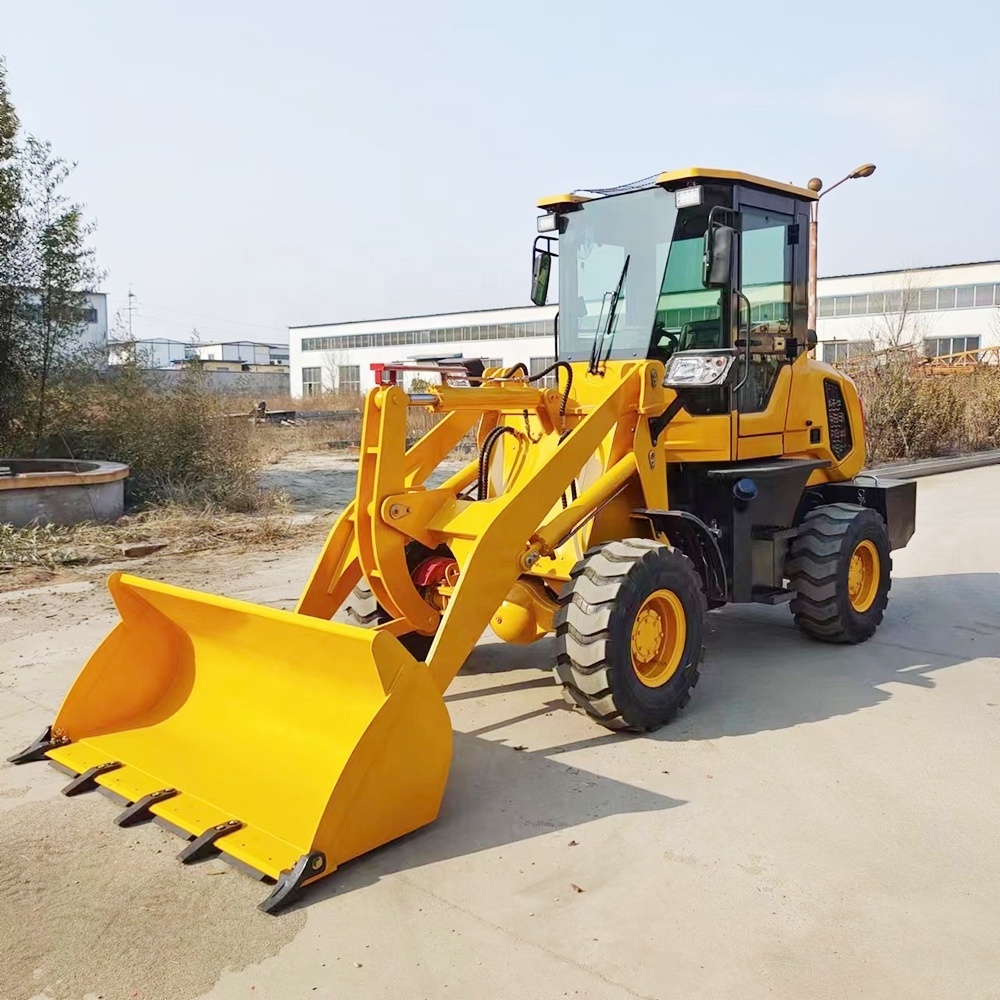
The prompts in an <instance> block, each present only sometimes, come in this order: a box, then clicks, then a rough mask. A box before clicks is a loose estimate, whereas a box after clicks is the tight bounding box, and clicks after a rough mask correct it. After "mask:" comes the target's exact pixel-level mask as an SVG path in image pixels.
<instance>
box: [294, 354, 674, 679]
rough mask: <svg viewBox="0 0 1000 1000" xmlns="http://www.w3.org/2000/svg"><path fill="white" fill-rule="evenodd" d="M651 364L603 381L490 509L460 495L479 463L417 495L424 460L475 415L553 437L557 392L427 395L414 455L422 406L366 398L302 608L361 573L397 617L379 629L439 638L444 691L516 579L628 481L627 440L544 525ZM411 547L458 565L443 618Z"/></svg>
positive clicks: (321, 611) (435, 663) (515, 389)
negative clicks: (414, 408)
mask: <svg viewBox="0 0 1000 1000" xmlns="http://www.w3.org/2000/svg"><path fill="white" fill-rule="evenodd" d="M648 364H649V363H643V364H636V365H633V366H632V367H631V371H630V373H629V374H628V375H626V376H625V377H624V378H622V379H621V380H620V381H619V380H608V381H607V383H606V392H605V393H604V394H603V398H601V399H600V400H599V401H598V402H597V403H596V404H595V405H594V406H593V407H592V408H589V409H588V410H587V411H584V410H582V409H579V408H578V409H575V410H574V411H573V412H572V413H569V414H567V423H568V425H569V426H568V428H567V429H568V431H569V433H568V434H566V435H565V436H563V437H562V439H561V441H560V442H559V444H558V447H556V448H554V449H553V450H552V451H551V453H550V454H549V456H548V458H547V460H546V461H545V462H544V464H542V465H540V466H538V467H537V468H535V469H534V470H533V472H532V474H530V475H527V474H525V475H522V476H519V477H517V478H515V479H514V480H513V482H511V483H510V484H508V487H507V488H506V489H505V490H504V491H503V492H502V493H501V494H500V495H498V496H494V497H491V498H489V499H486V500H468V499H463V498H462V497H460V496H459V494H460V493H461V491H462V490H463V489H465V488H466V487H467V486H468V485H469V484H470V483H471V481H472V474H473V470H474V467H475V463H471V464H470V465H469V466H466V468H465V469H463V470H461V471H460V472H459V473H457V474H456V475H455V476H452V477H451V478H450V479H449V480H448V481H447V482H445V483H444V484H443V485H441V486H440V487H438V488H437V489H433V490H427V489H423V488H422V487H421V485H420V481H421V480H422V479H424V478H426V472H427V471H429V467H430V465H431V462H432V461H433V460H434V459H435V458H436V459H437V460H438V461H439V460H440V458H442V457H444V454H446V453H447V451H448V450H450V448H451V447H452V446H453V445H454V444H455V443H457V441H458V439H459V438H460V437H461V435H462V434H463V433H464V432H465V431H466V430H467V429H468V428H469V427H470V426H471V425H472V423H473V422H474V420H476V419H480V418H482V420H483V426H489V425H493V426H495V425H496V424H497V423H498V422H501V421H503V420H504V419H510V420H511V421H512V422H515V423H516V422H521V421H523V419H524V417H523V414H524V412H525V410H527V411H528V412H529V413H533V414H534V415H535V416H536V417H537V420H538V424H539V425H540V428H541V429H542V430H544V431H547V432H548V433H549V434H557V432H558V430H559V428H558V427H557V422H558V420H559V415H558V410H556V412H553V406H554V404H555V406H556V407H557V406H558V397H559V393H558V392H557V391H556V390H540V389H534V388H531V387H529V386H527V385H523V384H518V383H513V384H509V385H497V386H489V385H487V386H484V387H482V388H478V389H475V390H468V389H460V388H452V387H448V386H445V387H442V389H441V390H439V391H438V392H437V393H434V394H433V395H434V397H435V402H433V403H432V409H434V410H435V411H436V412H440V413H445V414H446V416H445V417H444V419H443V420H442V421H441V422H440V423H439V424H437V425H436V426H435V427H434V428H433V429H432V430H431V431H430V432H429V433H428V434H427V435H426V436H425V437H424V438H423V439H421V441H419V442H417V443H416V444H415V445H414V446H413V447H412V448H411V449H410V450H409V451H404V445H405V439H406V434H405V430H406V424H405V421H406V411H407V408H408V406H411V405H424V404H423V403H422V402H421V403H413V402H412V401H411V399H410V397H409V396H408V395H407V394H406V393H405V392H404V391H403V390H402V389H401V388H400V387H398V386H386V387H383V388H381V389H378V390H376V391H375V392H373V393H370V394H369V397H368V399H367V401H366V405H365V411H364V418H363V425H362V443H361V459H360V468H359V473H358V495H357V497H356V499H355V502H354V504H353V505H352V507H351V508H349V509H348V510H346V511H345V512H344V513H343V514H342V515H341V517H340V518H339V519H338V521H337V523H336V524H335V525H334V528H333V530H332V531H331V532H330V536H329V538H328V540H327V543H326V546H325V547H324V550H323V552H322V553H321V555H320V557H319V560H318V562H317V565H316V568H315V570H314V572H313V576H312V578H311V580H310V582H309V584H308V585H307V587H306V590H305V592H304V593H303V596H302V599H301V600H300V602H299V606H298V608H297V610H298V611H299V612H300V613H304V614H313V615H316V616H318V617H329V616H330V615H332V613H333V611H335V610H336V609H337V608H338V607H339V606H340V604H341V603H342V602H343V600H344V598H346V596H347V593H348V592H349V591H350V589H351V588H352V587H353V586H354V585H355V584H356V583H357V580H358V578H359V577H360V576H361V575H364V576H365V578H366V579H367V580H368V581H369V583H370V586H371V588H372V591H373V592H374V594H375V596H376V597H377V598H378V601H379V603H380V604H381V605H382V606H383V607H384V608H386V609H387V611H388V612H389V614H390V615H391V616H392V619H393V620H392V621H390V622H388V623H386V624H385V625H382V626H380V627H381V628H382V629H384V630H386V631H389V632H395V633H397V634H398V633H400V632H406V631H411V630H417V631H423V632H425V633H435V635H434V640H433V643H432V645H431V648H430V652H429V654H428V656H427V666H428V669H429V670H430V672H431V674H432V675H433V678H434V682H435V684H436V686H437V688H438V690H439V691H441V692H442V693H443V692H444V691H445V690H446V688H447V687H448V685H449V684H450V683H451V680H452V678H453V677H454V676H455V674H456V673H457V672H458V670H459V669H460V668H461V666H462V663H463V662H464V661H465V659H466V657H467V656H468V655H469V653H470V652H471V651H472V648H473V646H475V644H476V641H477V640H478V639H479V637H480V635H482V633H483V631H484V630H485V628H486V626H487V625H488V624H489V622H490V618H491V617H492V616H493V614H494V612H495V611H496V609H497V608H498V607H499V605H500V603H501V601H503V599H504V597H505V595H506V594H507V592H508V591H509V590H510V588H511V587H512V586H513V584H514V583H515V582H516V581H517V579H518V578H519V577H520V576H523V575H524V574H526V573H529V572H530V570H531V568H532V566H533V565H534V564H535V563H536V562H537V560H538V559H539V558H542V557H543V556H551V555H552V554H553V551H554V549H555V548H556V547H558V545H559V544H561V543H562V542H563V541H565V537H566V536H567V535H569V534H572V532H573V529H574V528H575V527H577V526H578V525H579V524H580V523H581V522H583V521H585V520H586V519H587V517H588V516H590V515H592V514H593V513H594V511H595V510H596V509H597V508H598V507H600V506H601V505H602V504H603V503H605V502H606V501H607V500H608V499H609V498H610V497H611V496H613V495H614V494H615V493H616V492H618V491H619V490H620V489H622V487H623V486H624V484H625V483H626V482H627V481H628V480H629V479H630V478H631V477H633V476H634V474H635V472H636V462H635V457H634V450H633V448H632V443H631V442H629V446H628V448H627V449H625V450H624V451H623V454H622V457H621V458H620V459H619V460H618V462H617V464H616V466H615V467H614V468H613V469H609V470H607V472H606V473H605V474H604V475H602V476H601V477H599V478H598V480H597V481H596V482H595V483H594V484H592V485H591V486H590V487H589V488H588V489H587V490H585V491H584V492H583V493H582V494H581V495H580V496H578V497H577V499H575V500H574V501H572V502H571V503H569V504H567V506H566V508H565V509H563V510H561V511H559V513H557V514H555V515H552V516H550V517H548V519H546V515H547V514H548V513H549V512H550V511H551V510H552V508H553V507H555V506H556V505H557V504H558V503H559V499H560V497H561V496H563V495H564V494H565V493H566V492H567V490H568V488H569V486H570V483H572V482H573V480H574V478H575V477H576V476H577V475H578V474H579V472H580V469H581V468H582V467H583V465H584V463H585V462H586V461H587V459H588V458H590V457H591V456H592V455H593V454H594V453H595V452H596V451H597V449H598V447H599V445H600V444H601V442H602V441H603V440H604V439H605V438H607V437H608V435H609V434H611V433H612V432H613V431H614V430H615V428H616V427H617V425H618V424H619V422H620V420H621V418H622V416H623V414H624V413H626V412H627V411H629V410H635V408H636V407H637V405H638V403H639V395H640V392H639V390H640V386H641V385H642V384H643V377H644V374H645V368H646V367H647V365H648ZM653 364H654V366H655V363H653ZM650 381H652V380H650ZM456 418H465V419H456ZM470 418H471V419H470ZM518 433H521V432H518ZM435 464H436V463H435ZM411 540H416V541H420V542H422V543H424V544H426V545H427V547H428V548H434V547H436V546H438V545H444V546H446V547H447V548H448V549H449V550H450V551H451V553H452V555H453V556H454V558H455V560H456V562H457V564H458V570H459V573H458V581H457V584H456V585H455V587H454V589H453V591H452V593H451V594H450V595H449V599H448V601H447V606H446V608H445V610H444V613H443V615H439V614H438V612H437V611H435V610H434V608H432V607H431V606H430V605H428V603H427V602H426V601H425V600H424V598H423V597H422V596H421V594H420V593H419V591H418V590H417V588H416V586H415V585H414V582H413V580H412V579H411V577H410V573H409V570H408V569H407V566H406V554H405V549H406V545H407V543H408V542H410V541H411Z"/></svg>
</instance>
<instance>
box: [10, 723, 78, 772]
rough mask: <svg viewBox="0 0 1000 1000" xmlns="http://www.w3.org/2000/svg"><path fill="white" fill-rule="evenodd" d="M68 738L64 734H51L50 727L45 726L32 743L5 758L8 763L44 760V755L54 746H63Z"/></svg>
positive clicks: (67, 741)
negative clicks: (43, 730)
mask: <svg viewBox="0 0 1000 1000" xmlns="http://www.w3.org/2000/svg"><path fill="white" fill-rule="evenodd" d="M67 743H69V739H68V738H67V737H65V736H55V737H53V735H52V727H51V726H49V727H47V728H46V730H45V732H44V733H42V735H41V736H39V737H38V739H36V740H35V741H34V742H33V743H30V744H29V745H28V746H26V747H25V748H24V749H23V750H22V751H21V752H20V753H16V754H14V756H13V757H8V758H7V763H8V764H30V763H32V762H34V761H37V760H45V755H46V754H47V753H48V752H49V751H50V750H53V749H55V747H61V746H65V745H66V744H67Z"/></svg>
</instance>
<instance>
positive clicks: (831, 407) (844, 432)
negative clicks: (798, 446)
mask: <svg viewBox="0 0 1000 1000" xmlns="http://www.w3.org/2000/svg"><path fill="white" fill-rule="evenodd" d="M823 393H824V395H825V396H826V423H827V426H828V427H829V428H830V450H831V451H832V452H833V454H834V456H835V457H836V458H837V460H838V461H839V460H840V459H842V458H844V456H845V455H847V454H848V452H850V450H851V448H853V447H854V440H853V438H852V436H851V423H850V421H849V420H848V419H847V406H846V404H845V403H844V394H843V392H841V390H840V386H839V385H838V384H837V383H836V382H834V381H833V379H829V378H827V379H824V380H823Z"/></svg>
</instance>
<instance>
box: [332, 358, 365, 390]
mask: <svg viewBox="0 0 1000 1000" xmlns="http://www.w3.org/2000/svg"><path fill="white" fill-rule="evenodd" d="M337 388H338V389H339V390H340V391H341V392H351V393H359V392H361V365H341V366H340V367H339V368H338V369H337Z"/></svg>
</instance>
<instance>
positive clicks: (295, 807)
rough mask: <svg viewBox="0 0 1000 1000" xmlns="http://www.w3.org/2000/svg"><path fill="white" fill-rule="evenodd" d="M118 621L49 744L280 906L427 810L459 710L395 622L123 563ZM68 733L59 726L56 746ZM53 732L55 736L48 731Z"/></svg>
mask: <svg viewBox="0 0 1000 1000" xmlns="http://www.w3.org/2000/svg"><path fill="white" fill-rule="evenodd" d="M109 587H110V589H111V593H112V596H113V597H114V600H115V603H116V604H117V606H118V609H119V611H120V613H121V622H120V623H119V624H118V625H117V626H116V627H115V628H114V630H113V631H112V632H111V633H110V634H109V635H108V637H107V638H106V639H105V640H104V642H103V643H102V644H101V645H100V646H99V647H98V649H97V650H96V652H95V653H94V654H93V655H92V656H91V658H90V660H89V662H88V663H87V664H86V666H85V667H84V668H83V671H82V672H81V673H80V675H79V677H78V678H77V680H76V682H75V683H74V685H73V686H72V688H71V689H70V691H69V693H68V695H67V696H66V700H65V701H64V703H63V705H62V707H61V708H60V710H59V714H58V716H57V717H56V719H55V722H54V723H53V726H52V729H51V737H52V739H51V741H50V745H49V749H47V750H46V751H45V753H46V755H47V756H48V757H49V758H50V759H51V760H52V761H54V762H56V764H57V765H58V766H60V767H61V768H62V769H65V770H69V771H71V772H72V773H73V774H75V775H77V776H78V777H77V778H76V779H75V780H74V781H73V782H71V783H70V785H68V786H67V788H66V789H64V791H66V793H67V794H73V793H75V792H76V791H83V790H86V788H88V787H94V786H95V785H100V786H102V787H103V789H104V790H105V791H106V792H110V793H112V794H113V796H116V797H119V798H120V799H122V800H124V801H127V802H128V803H130V804H131V806H130V808H127V809H126V810H125V812H124V813H123V814H122V815H121V816H119V817H118V820H117V822H119V823H120V824H122V825H127V823H129V822H132V821H137V820H139V819H148V818H151V817H153V818H156V819H157V820H158V821H159V822H160V823H161V824H162V825H165V826H167V827H168V828H173V829H174V830H175V832H181V833H182V834H183V835H184V836H185V837H188V838H194V839H193V841H192V843H191V844H189V845H188V847H187V848H185V850H184V851H182V852H181V855H180V857H181V859H182V860H194V859H195V858H196V857H197V856H199V855H203V854H204V853H206V852H211V851H212V850H213V849H214V850H217V851H221V852H222V856H223V857H224V858H226V859H227V860H231V861H235V862H237V863H239V864H240V865H242V866H247V867H249V868H250V869H251V870H252V873H253V874H255V875H256V876H257V877H264V878H266V879H269V880H272V879H273V880H274V881H276V882H277V883H278V885H277V886H276V888H275V890H274V891H273V892H272V894H271V896H269V897H268V899H267V900H265V901H264V903H262V904H261V906H262V908H263V909H266V910H272V909H275V908H277V907H278V906H279V905H282V904H284V903H285V902H287V901H288V898H289V896H290V895H291V894H292V893H294V892H296V891H297V890H298V888H299V887H301V886H302V885H304V884H305V883H307V882H310V881H313V880H314V879H316V878H319V877H321V876H323V875H327V874H329V873H330V872H332V871H333V870H334V869H335V868H336V867H337V866H338V865H339V864H341V863H342V862H344V861H347V860H349V859H350V858H354V857H357V856H358V855H360V854H363V853H365V852H366V851H369V850H371V849H372V848H374V847H377V846H379V845H381V844H384V843H386V842H387V841H390V840H393V839H394V838H396V837H399V836H401V835H403V834H405V833H409V832H410V831H412V830H415V829H417V828H418V827H420V826H423V825H424V824H426V823H430V822H431V821H432V820H434V818H435V817H436V816H437V813H438V809H439V807H440V803H441V798H442V795H443V793H444V786H445V782H446V780H447V776H448V768H449V764H450V762H451V723H450V720H449V717H448V712H447V709H446V707H445V704H444V701H443V700H442V698H441V695H440V694H439V693H438V691H437V689H436V688H435V686H434V684H433V682H432V679H431V676H430V674H429V672H428V670H427V668H426V666H425V665H424V664H422V663H419V662H417V661H416V660H414V659H413V658H412V657H411V656H410V654H409V653H408V652H407V651H406V650H405V649H404V648H403V646H402V645H401V644H400V643H399V641H398V640H397V639H396V638H394V637H393V636H392V635H390V634H389V633H387V632H376V631H372V630H369V629H362V628H355V627H352V626H348V625H339V624H334V623H332V622H327V621H322V620H319V619H316V618H310V617H308V616H305V615H297V614H293V613H291V612H287V611H278V610H275V609H272V608H266V607H260V606H257V605H253V604H247V603H244V602H242V601H235V600H229V599H227V598H223V597H215V596H212V595H208V594H201V593H197V592H195V591H190V590H183V589H181V588H178V587H171V586H169V585H167V584H162V583H154V582H151V581H149V580H142V579H139V578H137V577H133V576H128V575H122V574H115V575H114V576H112V577H111V579H110V581H109ZM60 740H63V741H68V742H63V743H62V744H61V745H59V743H60ZM52 743H54V744H56V745H54V746H53V745H51V744H52Z"/></svg>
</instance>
